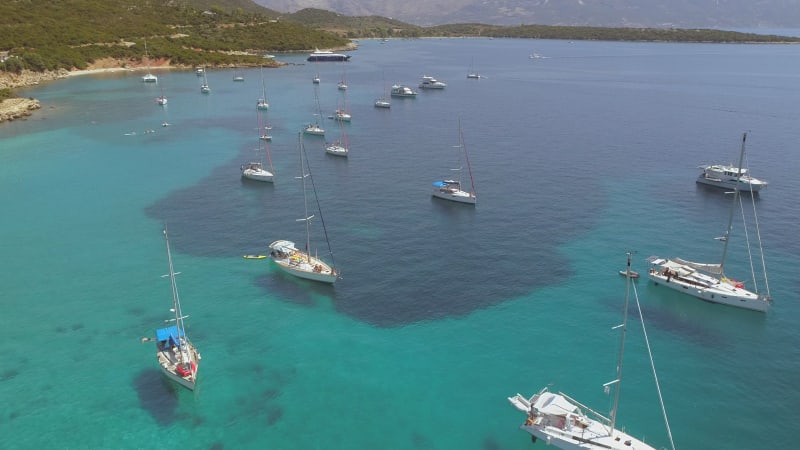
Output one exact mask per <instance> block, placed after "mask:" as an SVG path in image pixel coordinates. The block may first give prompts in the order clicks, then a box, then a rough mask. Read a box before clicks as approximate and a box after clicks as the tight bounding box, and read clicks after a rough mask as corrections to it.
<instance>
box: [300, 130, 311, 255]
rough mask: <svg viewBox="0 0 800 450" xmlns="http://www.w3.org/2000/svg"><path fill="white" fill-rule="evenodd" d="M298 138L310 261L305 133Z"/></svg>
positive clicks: (307, 248) (307, 250)
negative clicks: (304, 153)
mask: <svg viewBox="0 0 800 450" xmlns="http://www.w3.org/2000/svg"><path fill="white" fill-rule="evenodd" d="M298 139H299V141H300V179H301V181H302V182H303V208H304V209H303V210H304V211H305V216H304V217H305V219H304V220H305V222H306V258H307V260H308V262H309V263H310V262H311V223H310V222H311V217H309V216H308V196H307V195H306V165H305V157H304V155H303V152H304V151H305V148H304V146H303V134H302V133H299V134H298Z"/></svg>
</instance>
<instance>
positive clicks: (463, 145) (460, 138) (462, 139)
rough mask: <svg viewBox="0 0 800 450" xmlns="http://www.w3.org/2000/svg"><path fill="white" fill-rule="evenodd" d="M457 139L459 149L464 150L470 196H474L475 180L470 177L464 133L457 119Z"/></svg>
mask: <svg viewBox="0 0 800 450" xmlns="http://www.w3.org/2000/svg"><path fill="white" fill-rule="evenodd" d="M458 139H459V140H460V141H461V142H460V143H461V148H462V149H463V150H464V160H465V161H466V162H467V171H468V172H469V182H470V184H471V185H472V194H473V195H475V194H477V192H475V179H474V178H473V177H472V166H471V165H470V163H469V154H468V153H467V145H466V144H465V143H464V132H463V131H462V129H461V118H460V117H459V118H458Z"/></svg>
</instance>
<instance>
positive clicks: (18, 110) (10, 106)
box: [0, 65, 173, 124]
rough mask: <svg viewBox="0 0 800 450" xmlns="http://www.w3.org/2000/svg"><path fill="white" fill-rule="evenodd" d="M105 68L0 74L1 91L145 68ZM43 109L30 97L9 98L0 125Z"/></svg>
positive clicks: (1, 111)
mask: <svg viewBox="0 0 800 450" xmlns="http://www.w3.org/2000/svg"><path fill="white" fill-rule="evenodd" d="M103 66H104V67H95V68H91V69H84V70H66V69H61V70H57V71H52V72H32V71H29V70H23V71H22V73H19V74H17V73H9V72H0V89H2V88H8V89H14V88H24V87H29V86H36V85H38V84H40V83H46V82H49V81H54V80H59V79H63V78H67V77H74V76H79V75H91V74H97V73H110V72H129V71H136V70H140V69H143V68H139V67H137V68H127V67H120V66H117V67H108V66H107V65H103ZM159 68H160V69H163V68H169V69H171V68H173V67H171V66H163V67H159ZM40 108H41V104H40V103H39V100H37V99H35V98H33V97H30V98H24V97H12V98H7V99H5V100H3V101H0V124H2V123H4V122H11V121H14V120H20V119H25V118H27V117H29V116H30V115H31V114H33V112H34V111H36V110H37V109H40Z"/></svg>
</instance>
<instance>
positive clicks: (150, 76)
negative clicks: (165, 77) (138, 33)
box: [142, 39, 158, 83]
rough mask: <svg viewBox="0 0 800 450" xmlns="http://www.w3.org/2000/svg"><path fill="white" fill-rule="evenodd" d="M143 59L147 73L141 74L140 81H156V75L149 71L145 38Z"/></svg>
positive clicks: (148, 57)
mask: <svg viewBox="0 0 800 450" xmlns="http://www.w3.org/2000/svg"><path fill="white" fill-rule="evenodd" d="M144 59H145V62H146V64H147V73H146V74H144V76H142V81H144V82H145V83H156V82H158V77H157V76H155V75H153V74H152V73H150V56H149V55H148V54H147V39H145V40H144Z"/></svg>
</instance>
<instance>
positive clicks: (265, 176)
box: [241, 110, 275, 183]
mask: <svg viewBox="0 0 800 450" xmlns="http://www.w3.org/2000/svg"><path fill="white" fill-rule="evenodd" d="M256 115H257V116H258V130H259V138H258V141H259V147H258V151H259V160H258V161H250V162H249V163H247V164H243V165H242V167H241V170H242V177H244V178H247V179H250V180H255V181H266V182H269V183H272V182H273V181H274V177H275V176H274V169H273V167H272V157H271V156H270V154H269V143H268V142H267V141H269V140H270V139H272V138H271V137H269V135H268V134H266V132H264V134H261V133H262V131H261V130H263V129H264V126H263V124H262V120H261V110H256ZM262 142H263V143H264V144H263V145H264V153H263V154H265V155H266V156H267V163H268V164H269V170H267V169H266V168H265V167H264V161H263V160H262V159H261V153H260V152H261V148H260V147H261V143H262Z"/></svg>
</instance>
